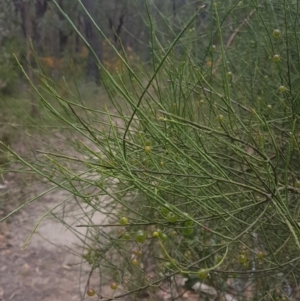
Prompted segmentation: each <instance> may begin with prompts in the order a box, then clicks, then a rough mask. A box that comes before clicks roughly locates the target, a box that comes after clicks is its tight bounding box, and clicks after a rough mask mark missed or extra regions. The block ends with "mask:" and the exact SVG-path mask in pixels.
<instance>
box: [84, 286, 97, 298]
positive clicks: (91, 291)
mask: <svg viewBox="0 0 300 301" xmlns="http://www.w3.org/2000/svg"><path fill="white" fill-rule="evenodd" d="M86 294H87V295H88V296H89V297H93V296H95V294H96V292H95V290H93V289H92V288H89V289H88V290H87V291H86Z"/></svg>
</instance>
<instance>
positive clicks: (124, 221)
mask: <svg viewBox="0 0 300 301" xmlns="http://www.w3.org/2000/svg"><path fill="white" fill-rule="evenodd" d="M127 224H128V218H127V217H125V216H123V217H122V218H120V225H122V226H125V225H127Z"/></svg>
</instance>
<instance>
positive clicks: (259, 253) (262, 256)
mask: <svg viewBox="0 0 300 301" xmlns="http://www.w3.org/2000/svg"><path fill="white" fill-rule="evenodd" d="M256 256H257V258H258V259H263V258H264V256H265V254H264V252H263V251H258V252H257V253H256Z"/></svg>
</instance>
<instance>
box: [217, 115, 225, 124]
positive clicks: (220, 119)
mask: <svg viewBox="0 0 300 301" xmlns="http://www.w3.org/2000/svg"><path fill="white" fill-rule="evenodd" d="M216 120H217V121H218V122H222V121H223V120H224V116H223V115H221V114H219V115H217V116H216Z"/></svg>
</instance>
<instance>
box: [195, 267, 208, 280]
mask: <svg viewBox="0 0 300 301" xmlns="http://www.w3.org/2000/svg"><path fill="white" fill-rule="evenodd" d="M197 275H198V277H199V278H200V279H201V280H204V279H206V278H207V277H208V275H209V272H208V270H206V269H201V270H199V271H198V273H197Z"/></svg>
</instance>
